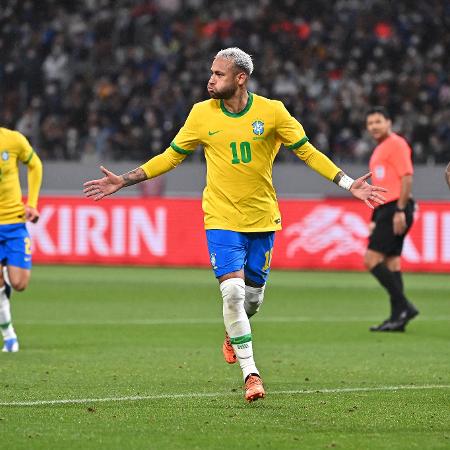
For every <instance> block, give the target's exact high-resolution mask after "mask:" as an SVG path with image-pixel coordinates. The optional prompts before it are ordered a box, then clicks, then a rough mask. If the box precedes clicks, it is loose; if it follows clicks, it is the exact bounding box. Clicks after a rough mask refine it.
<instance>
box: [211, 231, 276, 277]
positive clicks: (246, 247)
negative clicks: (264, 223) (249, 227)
mask: <svg viewBox="0 0 450 450" xmlns="http://www.w3.org/2000/svg"><path fill="white" fill-rule="evenodd" d="M206 239H207V241H208V250H209V257H210V260H211V266H212V268H213V270H214V274H215V276H216V277H217V278H219V277H221V276H223V275H226V274H227V273H230V272H236V271H238V270H241V269H242V268H243V269H244V273H245V277H246V278H248V279H250V280H252V281H253V282H255V283H256V284H261V285H262V284H265V283H266V280H267V277H268V276H269V272H270V263H271V260H272V252H273V243H274V240H275V232H274V231H268V232H263V233H242V232H237V231H230V230H206Z"/></svg>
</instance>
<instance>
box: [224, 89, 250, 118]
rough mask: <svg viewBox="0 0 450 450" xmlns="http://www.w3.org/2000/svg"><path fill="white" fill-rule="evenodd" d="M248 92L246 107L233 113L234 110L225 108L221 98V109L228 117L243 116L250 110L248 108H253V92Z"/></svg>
mask: <svg viewBox="0 0 450 450" xmlns="http://www.w3.org/2000/svg"><path fill="white" fill-rule="evenodd" d="M247 92H248V100H247V104H246V105H245V108H244V109H243V110H242V111H241V112H238V113H232V112H230V111H228V109H227V108H225V105H224V103H223V100H220V109H221V110H222V112H223V113H224V114H225V115H226V116H228V117H234V118H237V117H242V116H243V115H244V114H245V113H247V112H248V110H249V109H250V108H251V106H252V104H253V94H252V93H251V92H249V91H247Z"/></svg>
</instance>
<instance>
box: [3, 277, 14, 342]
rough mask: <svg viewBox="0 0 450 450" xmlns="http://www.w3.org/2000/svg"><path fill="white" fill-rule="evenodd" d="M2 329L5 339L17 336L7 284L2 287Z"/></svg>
mask: <svg viewBox="0 0 450 450" xmlns="http://www.w3.org/2000/svg"><path fill="white" fill-rule="evenodd" d="M0 330H1V331H2V335H3V339H11V338H15V337H17V336H16V333H15V332H14V328H13V326H12V323H11V306H10V304H9V299H8V297H7V296H6V293H5V285H3V286H2V287H1V288H0Z"/></svg>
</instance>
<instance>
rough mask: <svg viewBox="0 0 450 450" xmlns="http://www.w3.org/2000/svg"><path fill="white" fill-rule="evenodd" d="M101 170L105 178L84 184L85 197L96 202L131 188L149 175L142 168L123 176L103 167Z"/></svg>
mask: <svg viewBox="0 0 450 450" xmlns="http://www.w3.org/2000/svg"><path fill="white" fill-rule="evenodd" d="M100 170H101V171H102V172H103V173H104V174H105V176H104V177H103V178H99V179H97V180H91V181H87V182H86V183H84V189H83V192H84V195H85V196H86V197H88V198H89V197H92V198H93V199H94V200H95V201H98V200H101V199H102V198H103V197H106V196H107V195H111V194H114V192H117V191H118V190H119V189H122V188H123V187H126V186H131V185H133V184H136V183H140V182H141V181H144V180H146V179H147V175H146V174H145V172H144V171H143V170H142V169H141V168H140V167H138V168H136V169H134V170H131V171H130V172H127V173H124V174H123V175H116V174H115V173H113V172H111V171H109V170H108V169H106V168H105V167H103V166H100Z"/></svg>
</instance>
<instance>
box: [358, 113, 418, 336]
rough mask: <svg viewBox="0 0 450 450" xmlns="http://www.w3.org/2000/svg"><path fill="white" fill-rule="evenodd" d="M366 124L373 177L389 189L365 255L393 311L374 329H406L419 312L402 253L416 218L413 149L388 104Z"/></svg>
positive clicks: (376, 213)
mask: <svg viewBox="0 0 450 450" xmlns="http://www.w3.org/2000/svg"><path fill="white" fill-rule="evenodd" d="M366 126H367V130H368V132H369V134H370V135H371V136H372V137H373V138H374V139H375V140H376V141H377V143H378V145H377V147H376V148H375V150H374V151H373V154H372V157H371V158H370V163H369V165H370V170H371V171H372V180H373V181H374V182H376V183H377V184H380V185H382V186H385V187H386V188H387V189H388V193H387V194H386V197H387V198H386V201H387V202H386V203H385V204H384V205H381V206H379V207H377V208H375V211H374V213H373V215H372V222H371V224H370V232H371V234H370V237H369V244H368V248H367V251H366V254H365V257H364V262H365V265H366V267H367V269H368V270H369V271H370V272H371V273H372V275H373V276H374V277H375V278H376V279H377V280H378V282H379V283H380V284H381V285H382V286H383V287H384V288H385V289H386V290H387V292H388V293H389V298H390V303H391V314H390V316H389V318H388V319H387V320H385V321H384V322H383V323H381V324H380V325H376V326H373V327H371V328H370V330H371V331H404V330H405V326H406V325H407V323H408V322H409V321H410V320H411V319H413V318H414V317H416V316H417V314H419V311H417V309H416V308H415V306H414V305H413V304H412V303H410V302H409V301H408V299H407V298H406V297H405V294H404V289H403V277H402V272H401V260H400V255H401V253H402V249H403V242H404V240H405V236H406V234H407V233H408V231H409V229H410V228H411V225H412V223H413V220H414V200H413V198H412V177H413V172H414V169H413V165H412V161H411V154H412V150H411V148H410V146H409V145H408V143H407V142H406V141H405V140H404V139H403V138H402V137H401V136H399V135H398V134H396V133H393V132H392V129H391V126H392V124H391V120H390V118H389V115H388V113H387V111H386V110H385V109H384V108H379V107H377V108H373V109H372V110H370V111H369V112H368V113H367V119H366Z"/></svg>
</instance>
